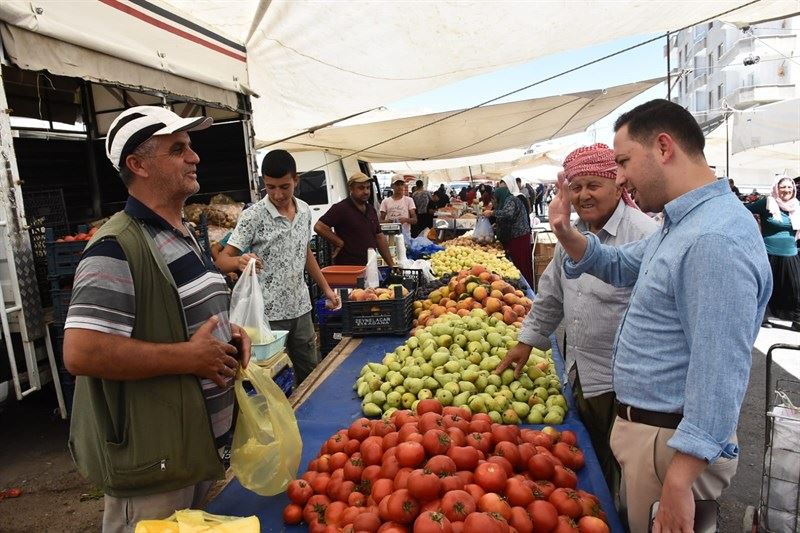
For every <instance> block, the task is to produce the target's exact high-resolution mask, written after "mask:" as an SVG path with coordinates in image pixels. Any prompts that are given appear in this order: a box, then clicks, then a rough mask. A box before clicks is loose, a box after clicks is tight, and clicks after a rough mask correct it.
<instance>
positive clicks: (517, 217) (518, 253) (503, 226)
mask: <svg viewBox="0 0 800 533" xmlns="http://www.w3.org/2000/svg"><path fill="white" fill-rule="evenodd" d="M517 192H518V190H517V184H516V183H515V182H514V177H513V176H506V177H505V178H503V181H501V182H500V183H499V184H498V185H497V187H495V189H494V193H493V200H494V209H493V210H486V211H484V212H483V216H485V217H491V216H494V218H495V221H496V223H495V234H496V235H497V238H498V240H499V241H500V242H501V243H502V244H503V247H504V248H505V250H506V256H507V257H508V259H509V260H511V262H512V263H514V266H516V267H517V269H519V271H520V273H521V274H522V277H524V278H525V281H527V282H528V285H530V286H531V287H533V248H532V245H531V226H530V220H529V219H528V213H527V211H525V206H523V205H522V201H521V200H520V199H519V198H517V196H516V195H517Z"/></svg>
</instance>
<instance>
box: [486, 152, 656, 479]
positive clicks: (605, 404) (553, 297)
mask: <svg viewBox="0 0 800 533" xmlns="http://www.w3.org/2000/svg"><path fill="white" fill-rule="evenodd" d="M563 175H564V177H565V178H566V179H567V182H568V183H569V198H570V201H571V202H572V205H573V207H574V208H575V210H576V211H577V213H578V215H579V216H580V220H578V221H577V223H576V226H577V228H578V229H579V230H581V231H584V232H592V233H594V234H596V235H597V237H598V238H599V239H600V241H601V242H603V243H604V244H611V245H614V246H620V245H622V244H625V243H628V242H632V241H636V240H639V239H642V238H644V237H646V236H647V235H649V234H651V233H652V232H654V231H655V230H656V228H657V225H656V223H655V222H653V220H652V219H651V218H650V217H648V216H647V215H645V214H644V213H642V212H641V211H639V209H638V208H636V206H635V204H634V203H633V201H632V200H631V199H630V197H628V195H627V192H626V191H625V190H624V189H623V188H622V187H618V186H617V185H616V183H615V181H614V180H615V178H616V176H617V165H616V162H615V161H614V151H613V150H611V149H610V148H609V147H608V146H606V145H604V144H593V145H591V146H585V147H582V148H578V149H577V150H575V151H574V152H572V153H571V154H569V155H568V156H567V158H566V159H565V160H564V171H563ZM564 257H565V254H564V250H563V248H562V247H561V245H560V244H559V245H558V246H557V247H556V250H555V254H554V257H553V260H552V261H550V264H549V265H548V266H547V268H546V269H545V271H544V274H542V277H541V279H540V280H539V283H538V285H537V287H536V300H535V302H534V305H533V309H532V310H531V312H530V313H529V314H528V316H527V317H526V318H525V321H524V323H523V325H522V329H521V331H520V332H519V335H518V337H517V339H518V341H519V344H517V346H515V347H514V348H512V349H511V350H510V351H509V353H508V357H506V359H505V360H504V361H503V362H502V363H501V364H500V366H498V368H497V370H500V371H502V370H503V369H505V368H506V367H508V366H509V365H510V364H511V363H517V366H516V369H517V370H518V371H521V369H522V366H523V365H524V364H525V362H527V360H528V355H529V354H530V349H531V347H537V348H540V349H547V348H548V347H549V346H550V338H549V337H550V335H551V334H552V333H553V332H554V331H555V330H556V328H557V327H558V325H559V323H563V324H565V329H566V347H565V351H564V355H565V356H566V360H567V369H568V373H569V380H570V383H571V384H572V387H573V392H574V393H575V402H576V405H577V407H578V412H579V413H580V416H581V418H582V419H583V422H584V424H585V425H586V428H587V429H588V430H589V436H590V437H591V439H592V444H593V446H594V449H595V451H596V452H597V457H598V459H599V460H600V465H601V467H602V468H603V474H604V475H605V478H606V481H607V482H608V484H609V487H610V489H611V491H612V494H614V493H615V491H616V489H617V488H618V484H619V481H618V480H619V467H618V466H617V463H616V461H615V460H614V456H613V454H612V453H611V448H610V447H609V435H610V433H611V423H612V421H613V420H614V417H615V416H616V415H615V411H614V398H615V396H614V391H613V387H612V383H611V354H612V349H613V342H614V334H615V332H616V330H617V327H618V326H619V323H620V320H621V318H622V315H623V313H624V312H625V308H626V307H627V305H628V300H629V298H630V293H631V289H630V288H629V287H619V288H617V287H612V286H611V285H608V284H606V283H604V282H602V281H600V280H598V279H597V278H595V277H593V276H591V275H589V274H584V275H582V276H580V277H579V278H577V279H567V278H566V276H565V274H564V272H563V260H564ZM529 422H531V423H536V422H538V421H537V420H529Z"/></svg>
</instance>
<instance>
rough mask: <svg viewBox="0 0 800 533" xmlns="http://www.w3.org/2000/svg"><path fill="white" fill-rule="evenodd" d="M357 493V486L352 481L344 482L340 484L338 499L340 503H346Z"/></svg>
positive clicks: (337, 492)
mask: <svg viewBox="0 0 800 533" xmlns="http://www.w3.org/2000/svg"><path fill="white" fill-rule="evenodd" d="M355 491H356V484H355V483H354V482H352V481H342V482H341V484H339V490H337V491H336V494H335V496H336V499H337V500H339V501H340V502H346V501H347V498H348V497H350V495H351V494H352V493H354V492H355Z"/></svg>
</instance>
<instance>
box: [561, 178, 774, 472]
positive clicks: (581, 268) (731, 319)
mask: <svg viewBox="0 0 800 533" xmlns="http://www.w3.org/2000/svg"><path fill="white" fill-rule="evenodd" d="M586 236H587V238H588V239H589V243H588V247H587V248H586V253H585V254H584V256H583V258H582V259H581V261H580V262H578V263H575V262H573V261H571V260H570V259H569V258H567V259H566V260H565V262H564V272H565V274H566V276H567V277H568V278H575V277H578V276H580V275H581V274H583V273H586V272H588V273H590V274H592V275H595V276H597V277H598V278H600V279H603V280H605V281H607V282H608V283H610V284H612V285H615V286H618V287H628V286H631V285H633V291H632V293H631V299H630V304H629V306H628V310H627V311H626V313H625V315H624V316H623V319H622V322H621V323H620V327H619V330H618V332H617V341H616V346H615V348H614V361H613V382H614V391H615V392H616V394H617V399H618V400H619V401H620V402H621V403H624V404H628V405H631V406H633V407H638V408H640V409H648V410H650V411H658V412H662V413H683V420H682V421H681V423H680V425H679V426H678V429H677V431H676V432H675V434H674V435H673V436H672V438H671V439H670V440H669V441H668V445H669V446H670V447H672V448H674V449H676V450H678V451H681V452H683V453H686V454H690V455H693V456H695V457H699V458H702V459H705V460H707V461H708V462H709V463H711V462H714V461H715V460H716V459H718V458H719V457H726V458H733V457H736V455H737V454H738V448H737V447H736V445H734V444H733V443H731V442H730V438H731V437H732V436H733V434H734V431H735V428H736V424H737V421H738V418H739V409H740V408H741V405H742V399H743V397H744V393H745V390H746V389H747V382H748V379H749V374H750V364H751V361H752V356H751V351H752V348H753V344H754V343H755V339H756V336H757V334H758V329H759V326H760V324H761V318H762V316H763V314H764V309H765V307H766V305H767V301H768V299H769V296H770V294H771V292H772V275H771V272H770V267H769V263H768V261H767V253H766V250H765V248H764V241H763V239H762V238H761V235H760V234H759V231H758V227H757V226H756V224H755V222H754V220H753V217H752V215H751V214H750V213H749V212H748V211H747V210H746V209H745V208H744V206H742V203H741V202H740V201H739V200H738V199H737V198H736V196H734V195H733V193H732V192H731V191H730V188H729V187H728V184H727V182H725V181H724V180H718V181H715V182H713V183H710V184H708V185H705V186H703V187H700V188H698V189H695V190H693V191H690V192H688V193H686V194H684V195H682V196H680V197H678V198H676V199H675V200H673V201H671V202H669V203H668V204H667V205H666V206H664V223H663V226H662V228H661V230H660V231H658V232H656V233H654V234H653V235H651V236H650V237H647V238H645V239H642V240H641V241H637V242H634V243H630V244H626V245H623V246H622V247H619V248H615V247H611V246H603V245H601V244H600V242H599V241H598V239H597V237H596V236H594V235H592V234H591V233H588V234H586Z"/></svg>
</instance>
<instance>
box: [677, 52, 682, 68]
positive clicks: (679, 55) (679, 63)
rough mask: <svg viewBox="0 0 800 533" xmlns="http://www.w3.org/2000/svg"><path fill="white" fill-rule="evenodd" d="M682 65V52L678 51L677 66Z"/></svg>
mask: <svg viewBox="0 0 800 533" xmlns="http://www.w3.org/2000/svg"><path fill="white" fill-rule="evenodd" d="M682 65H683V50H678V66H679V67H680V66H682Z"/></svg>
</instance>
